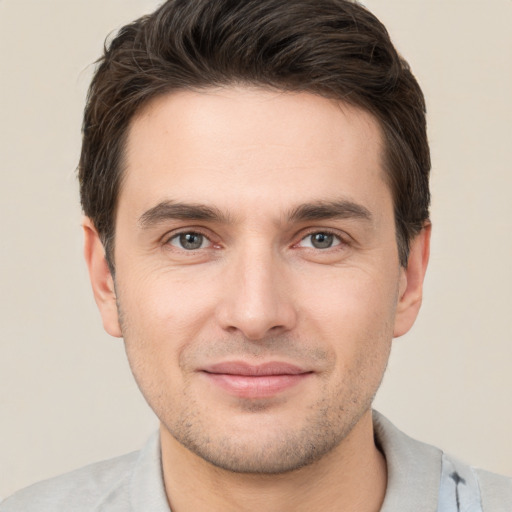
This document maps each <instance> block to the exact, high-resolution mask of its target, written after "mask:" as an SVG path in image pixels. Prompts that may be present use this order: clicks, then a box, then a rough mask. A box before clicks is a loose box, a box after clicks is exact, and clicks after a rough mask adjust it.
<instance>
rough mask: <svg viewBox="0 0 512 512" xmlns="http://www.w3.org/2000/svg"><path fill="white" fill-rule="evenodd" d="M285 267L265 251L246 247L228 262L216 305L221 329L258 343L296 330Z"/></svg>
mask: <svg viewBox="0 0 512 512" xmlns="http://www.w3.org/2000/svg"><path fill="white" fill-rule="evenodd" d="M284 265H285V264H284V262H282V261H281V259H280V257H279V255H277V254H274V253H273V252H272V251H271V250H268V248H266V249H261V248H260V249H256V248H252V249H249V248H248V249H247V250H245V251H243V252H242V253H241V254H239V255H238V256H236V257H235V259H234V261H231V262H230V264H229V265H228V267H229V268H228V270H227V271H226V273H227V276H226V280H225V282H224V287H223V290H222V293H221V300H220V301H219V303H218V306H217V320H218V322H219V324H220V326H221V327H222V328H223V329H224V330H227V331H229V332H239V333H241V334H243V335H244V337H245V338H247V339H249V340H253V341H257V340H262V339H264V338H266V337H268V336H271V335H274V336H275V335H278V334H282V333H284V332H286V331H290V330H291V329H293V328H294V327H295V325H296V322H297V312H296V309H295V307H294V301H293V290H292V286H291V285H292V283H291V282H290V280H289V279H287V277H286V276H287V272H285V269H284Z"/></svg>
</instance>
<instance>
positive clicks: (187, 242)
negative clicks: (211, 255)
mask: <svg viewBox="0 0 512 512" xmlns="http://www.w3.org/2000/svg"><path fill="white" fill-rule="evenodd" d="M180 243H181V245H182V247H183V248H185V249H189V250H191V249H199V248H200V247H201V245H202V243H203V235H200V234H198V233H185V234H183V235H180Z"/></svg>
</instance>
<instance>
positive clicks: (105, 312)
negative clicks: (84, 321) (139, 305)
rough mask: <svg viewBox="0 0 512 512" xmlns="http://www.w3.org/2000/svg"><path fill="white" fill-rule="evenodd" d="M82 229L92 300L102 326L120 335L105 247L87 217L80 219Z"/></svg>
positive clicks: (113, 333)
mask: <svg viewBox="0 0 512 512" xmlns="http://www.w3.org/2000/svg"><path fill="white" fill-rule="evenodd" d="M82 228H83V230H84V256H85V262H86V263H87V268H88V269H89V278H90V280H91V285H92V291H93V293H94V300H95V301H96V304H97V306H98V309H99V310H100V314H101V318H102V320H103V328H104V329H105V331H107V332H108V333H109V334H110V335H111V336H115V337H117V338H120V337H121V336H122V333H121V327H120V324H119V315H118V311H117V303H116V291H115V287H114V279H113V278H112V274H111V273H110V269H109V267H108V264H107V259H106V257H105V249H104V248H103V244H102V243H101V240H100V237H99V235H98V232H97V231H96V228H95V227H94V224H93V222H92V221H91V219H89V218H88V217H84V219H83V221H82Z"/></svg>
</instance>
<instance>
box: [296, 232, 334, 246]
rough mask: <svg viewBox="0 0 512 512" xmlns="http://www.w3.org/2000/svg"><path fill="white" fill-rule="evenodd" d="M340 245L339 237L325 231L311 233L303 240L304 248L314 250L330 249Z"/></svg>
mask: <svg viewBox="0 0 512 512" xmlns="http://www.w3.org/2000/svg"><path fill="white" fill-rule="evenodd" d="M340 244H341V241H340V239H339V237H337V236H336V235H333V234H332V233H327V232H325V231H319V232H317V233H310V234H309V235H307V236H305V237H304V238H303V239H302V240H301V245H302V247H312V248H314V249H330V248H331V247H335V246H337V245H340Z"/></svg>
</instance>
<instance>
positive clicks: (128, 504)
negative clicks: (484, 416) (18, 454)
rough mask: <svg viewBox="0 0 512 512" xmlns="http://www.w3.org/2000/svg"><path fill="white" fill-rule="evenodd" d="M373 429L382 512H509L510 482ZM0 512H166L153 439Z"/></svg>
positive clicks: (17, 498)
mask: <svg viewBox="0 0 512 512" xmlns="http://www.w3.org/2000/svg"><path fill="white" fill-rule="evenodd" d="M374 427H375V440H376V443H377V445H378V446H379V448H380V449H381V450H382V452H383V453H384V455H385V457H386V463H387V469H388V485H387V489H386V497H385V499H384V503H383V505H382V508H381V512H436V511H437V512H511V511H512V480H511V479H509V478H507V477H503V476H499V475H494V474H492V473H488V472H486V471H481V470H477V469H474V468H472V467H470V466H467V465H465V464H463V463H461V462H459V461H457V460H456V459H454V458H452V457H449V456H447V455H446V454H444V453H443V452H442V451H441V450H439V449H437V448H435V447H433V446H430V445H427V444H424V443H420V442H418V441H415V440H413V439H411V438H410V437H408V436H406V435H405V434H403V433H402V432H400V431H399V430H398V429H397V428H396V427H394V426H393V425H392V424H391V423H390V422H389V421H388V420H386V419H385V418H384V417H383V416H382V415H380V414H379V413H377V412H374ZM0 512H171V511H170V508H169V505H168V502H167V498H166V494H165V489H164V483H163V477H162V462H161V455H160V440H159V436H158V433H156V434H154V435H153V436H152V437H151V438H150V439H149V441H148V442H147V444H146V446H145V447H144V448H143V449H142V450H141V451H140V452H134V453H130V454H128V455H124V456H122V457H117V458H115V459H110V460H107V461H103V462H98V463H96V464H92V465H90V466H86V467H85V468H82V469H79V470H76V471H73V472H71V473H67V474H65V475H63V476H60V477H56V478H52V479H50V480H46V481H44V482H40V483H37V484H34V485H32V486H30V487H27V488H26V489H23V490H21V491H19V492H18V493H16V494H14V495H13V496H11V497H10V498H8V499H6V500H5V501H3V502H2V503H0Z"/></svg>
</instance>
